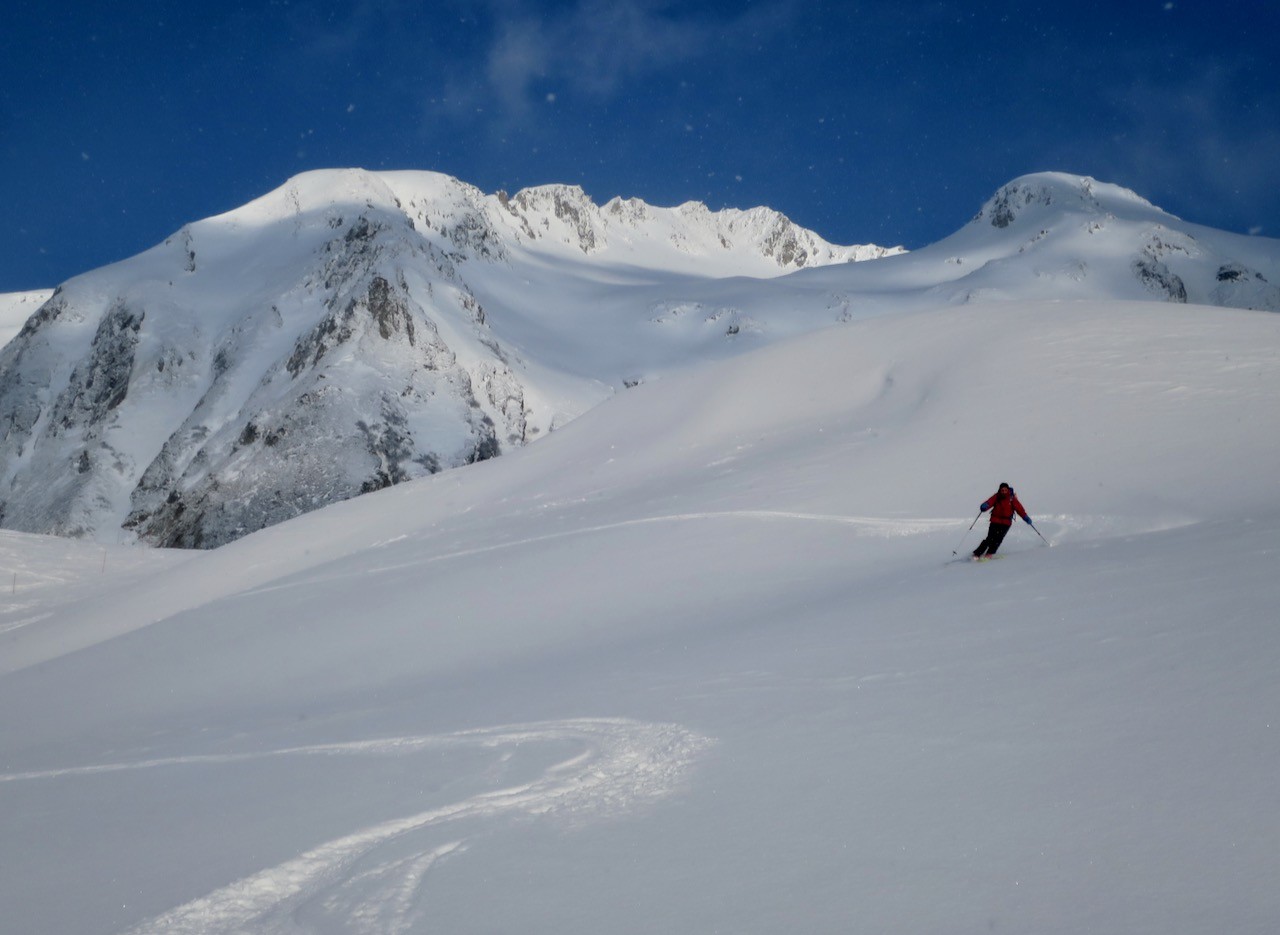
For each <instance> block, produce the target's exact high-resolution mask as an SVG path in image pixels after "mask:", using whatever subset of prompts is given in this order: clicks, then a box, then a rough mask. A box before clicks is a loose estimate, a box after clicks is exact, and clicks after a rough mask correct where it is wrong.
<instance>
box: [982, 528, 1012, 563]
mask: <svg viewBox="0 0 1280 935" xmlns="http://www.w3.org/2000/svg"><path fill="white" fill-rule="evenodd" d="M1011 525H1013V524H1012V523H994V522H993V523H992V524H991V525H990V526H988V527H987V538H985V539H983V540H982V541H981V542H979V543H978V547H977V548H976V549H974V550H973V557H974V558H982V556H984V555H995V554H996V549H998V548H1000V543H1001V542H1004V537H1005V536H1007V535H1008V534H1009V527H1010V526H1011Z"/></svg>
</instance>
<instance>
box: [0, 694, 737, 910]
mask: <svg viewBox="0 0 1280 935" xmlns="http://www.w3.org/2000/svg"><path fill="white" fill-rule="evenodd" d="M566 741H567V742H571V743H573V744H574V745H575V747H577V749H578V752H577V753H575V754H574V755H573V756H571V757H570V758H569V759H566V760H563V761H562V762H559V763H557V764H555V765H553V766H551V767H550V768H549V769H547V770H545V771H544V772H543V774H542V775H541V776H540V777H539V778H538V779H536V780H534V781H532V782H529V783H526V784H523V785H517V786H512V787H509V788H504V789H498V790H494V791H490V792H484V793H481V794H478V795H474V796H471V797H469V798H466V799H463V800H461V801H458V802H453V803H450V804H447V805H443V806H440V807H437V808H433V809H429V810H427V811H423V812H418V813H416V814H411V815H406V816H404V817H402V818H397V819H393V820H390V821H385V822H382V823H379V824H375V825H372V826H369V827H366V828H362V829H360V830H358V831H355V832H353V833H351V834H347V835H345V836H343V837H339V838H335V839H333V840H331V841H327V842H325V843H323V844H321V845H319V846H318V847H314V848H312V849H311V850H308V851H306V852H305V853H302V854H299V855H298V856H297V857H294V858H292V859H291V860H287V861H285V862H284V863H282V864H279V865H278V866H275V867H271V868H268V869H266V870H262V871H260V872H258V873H255V874H252V875H251V876H248V877H245V878H243V879H241V880H237V881H236V882H234V883H231V884H229V885H227V886H224V887H222V888H221V889H218V890H215V891H214V892H212V893H209V894H208V895H206V896H204V897H201V898H199V899H196V900H193V901H192V902H189V903H186V904H185V905H182V906H178V907H177V908H175V909H172V910H170V911H169V912H166V913H164V914H163V915H160V916H157V917H156V918H153V919H150V920H148V921H146V922H143V923H141V924H139V925H137V926H135V927H133V928H131V929H129V930H128V932H127V935H152V933H165V935H196V933H199V935H218V933H226V935H230V933H258V935H266V933H284V932H290V933H296V932H299V931H308V930H310V926H309V925H308V924H307V922H306V921H305V920H304V919H301V918H299V914H300V912H303V911H305V913H306V915H307V916H308V917H311V918H315V917H319V919H322V920H323V925H324V927H325V929H326V930H328V929H329V928H331V927H335V926H336V927H337V928H338V929H340V930H343V931H369V932H373V931H376V932H380V933H388V935H398V933H403V932H407V931H409V929H410V928H411V927H413V926H415V925H420V924H421V922H422V921H423V919H424V917H425V916H426V915H427V914H428V912H427V909H426V907H425V906H424V905H423V903H424V886H425V878H426V875H427V873H428V871H429V870H430V869H431V868H432V866H434V865H435V864H436V863H437V862H438V861H440V860H441V859H443V858H446V857H448V856H449V855H452V854H457V853H461V852H462V851H465V850H466V847H467V838H466V837H465V835H463V834H462V831H461V829H459V836H458V837H457V839H455V840H447V841H446V842H445V843H440V841H439V836H438V835H436V836H435V839H434V840H427V838H428V837H429V836H425V835H424V836H422V840H421V841H414V833H415V832H420V831H423V830H424V829H429V828H440V827H444V826H448V825H450V824H451V823H456V822H461V821H464V820H468V819H470V820H472V821H475V820H479V821H481V822H489V823H491V822H492V821H494V820H497V819H503V818H511V817H520V816H532V815H549V814H555V815H559V816H562V817H565V818H568V819H571V820H581V819H585V818H591V817H606V816H609V815H615V814H620V813H622V812H624V811H626V810H628V809H630V808H633V807H636V806H639V805H643V804H645V803H649V802H653V801H656V800H658V799H661V798H663V797H664V796H667V795H669V794H671V793H672V792H673V791H674V790H675V789H676V788H677V786H678V784H679V783H680V781H681V779H682V777H683V776H684V774H685V773H686V771H687V770H688V768H689V767H690V765H691V763H692V761H693V759H694V758H695V757H696V756H697V755H698V754H699V753H700V752H701V751H703V750H705V749H707V748H708V747H709V746H710V745H712V744H713V743H714V741H713V740H711V739H710V738H708V737H705V736H702V735H699V734H696V733H694V732H692V731H689V730H686V729H685V728H683V727H680V726H678V725H675V724H651V723H644V722H640V721H633V720H628V719H624V718H581V719H573V720H564V721H544V722H538V723H531V724H520V725H510V726H505V727H494V728H486V729H480V730H471V731H461V732H457V733H451V734H435V735H422V736H407V737H390V738H385V739H379V740H369V741H359V742H353V743H338V744H324V745H317V746H308V747H291V748H283V749H278V750H270V751H265V752H261V753H244V754H227V755H210V756H184V757H174V758H168V759H149V760H142V761H137V762H132V763H130V762H122V763H107V764H100V765H93V766H84V767H74V768H68V769H56V770H45V771H37V772H26V773H10V774H0V784H3V783H7V782H21V781H39V780H43V779H52V778H57V777H65V776H91V775H95V774H102V773H108V772H121V771H127V770H146V769H153V768H156V767H171V766H189V767H199V766H201V765H202V764H216V763H235V762H244V761H252V760H258V759H263V758H271V757H299V756H303V757H326V756H343V757H352V756H356V757H358V756H375V755H376V756H387V755H392V756H395V755H407V754H412V753H419V752H422V751H424V750H427V749H431V748H441V749H443V748H458V747H463V746H468V745H470V746H479V747H483V748H487V749H495V748H502V747H508V746H510V747H513V748H514V747H515V746H517V745H520V744H530V743H540V742H559V743H563V742H566ZM472 833H474V832H472ZM446 837H449V835H447V834H446ZM392 842H396V843H397V844H398V845H399V846H398V847H396V848H387V850H388V851H392V850H394V851H395V853H394V854H391V853H387V854H385V855H383V856H381V857H380V856H379V849H380V848H383V847H384V846H385V845H389V844H391V843H392ZM406 842H407V844H408V850H409V851H410V853H409V854H408V855H407V856H406V855H405V853H404V852H405V850H406Z"/></svg>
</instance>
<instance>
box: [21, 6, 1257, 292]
mask: <svg viewBox="0 0 1280 935" xmlns="http://www.w3.org/2000/svg"><path fill="white" fill-rule="evenodd" d="M11 6H12V7H14V9H11V10H10V11H8V12H7V13H6V16H5V18H4V19H5V21H4V23H3V26H2V27H0V185H2V186H3V188H2V189H0V192H2V194H3V206H4V224H3V225H2V226H0V291H12V290H18V289H26V288H36V287H43V286H53V285H56V284H57V283H58V282H60V281H62V280H64V279H66V278H68V277H70V276H72V275H75V274H77V273H80V272H84V271H86V270H89V269H92V268H94V267H97V266H101V265H103V264H106V263H110V262H114V261H115V260H119V259H123V258H125V257H127V256H131V255H133V254H135V253H138V252H140V251H141V250H144V249H146V248H147V247H150V246H152V245H153V244H155V243H157V242H159V241H160V240H162V239H164V238H165V237H166V236H167V235H168V234H170V233H172V232H173V231H174V230H176V229H178V228H179V227H181V226H182V225H183V224H184V223H186V222H188V221H193V220H198V219H199V218H202V217H207V216H209V215H211V214H216V213H219V212H221V211H225V210H228V209H230V208H233V207H236V206H237V205H240V204H243V203H244V202H246V201H248V200H250V199H251V198H254V197H256V196H258V195H260V194H263V193H264V192H266V191H269V190H270V189H272V188H275V187H277V186H278V185H280V184H282V183H283V182H284V181H285V180H286V179H287V178H288V177H289V176H291V175H294V174H296V173H298V172H301V171H304V170H306V169H314V168H328V167H340V166H363V167H366V168H370V169H402V168H411V169H433V170H437V171H441V172H446V173H449V174H451V175H456V176H458V177H460V178H462V179H464V180H466V181H468V182H471V183H472V184H474V185H477V186H479V187H480V188H482V189H484V190H486V191H494V190H496V189H498V188H506V189H508V190H511V191H514V190H515V189H517V188H520V187H522V186H526V185H535V184H541V183H546V182H568V183H577V184H580V185H582V186H583V187H584V188H585V189H586V190H587V192H588V194H590V195H591V196H592V197H594V198H595V199H596V200H597V201H604V200H606V199H607V198H609V197H612V196H613V195H623V196H636V197H640V198H643V199H644V200H646V201H648V202H650V203H653V204H659V205H673V204H678V203H680V202H682V201H686V200H690V199H697V200H702V201H706V202H707V203H708V204H709V205H711V206H712V207H713V208H720V207H742V208H746V207H751V206H754V205H757V204H765V205H768V206H770V207H773V208H776V209H778V210H780V211H782V212H784V213H786V214H788V215H790V216H791V217H792V218H794V219H795V220H796V221H798V222H799V223H801V224H803V225H805V226H807V227H810V228H812V229H814V230H816V231H817V232H818V233H820V234H821V235H823V236H824V237H826V238H827V239H828V240H832V241H835V242H837V243H865V242H875V243H880V244H886V245H890V244H897V243H902V244H905V245H906V246H908V247H919V246H922V245H924V244H926V243H929V242H932V241H934V240H937V239H939V238H940V237H943V236H945V235H946V234H948V233H950V232H952V231H953V230H955V229H956V228H958V227H959V226H960V225H962V224H963V223H965V222H966V221H967V220H968V219H969V218H970V217H971V216H972V215H973V213H974V212H975V211H976V210H977V209H978V208H979V207H980V205H981V204H982V202H983V201H984V200H985V199H986V198H987V197H988V196H989V195H990V194H991V193H992V192H993V191H994V190H995V189H996V188H997V187H998V186H1000V185H1002V184H1003V183H1005V182H1007V181H1009V180H1010V179H1012V178H1014V177H1016V176H1018V175H1021V174H1023V173H1026V172H1033V171H1039V170H1044V169H1056V170H1063V171H1068V172H1075V173H1079V174H1083V175H1092V176H1095V177H1096V178H1099V179H1102V180H1104V181H1111V182H1117V183H1120V184H1122V185H1126V186H1128V187H1130V188H1133V189H1135V190H1136V191H1138V192H1139V193H1140V194H1142V195H1144V196H1145V197H1147V198H1149V199H1151V200H1152V201H1154V202H1156V203H1157V204H1159V205H1160V206H1161V207H1164V208H1166V209H1167V210H1170V211H1172V212H1174V213H1175V214H1179V215H1181V216H1183V217H1185V218H1187V219H1188V220H1192V221H1197V222H1200V223H1205V224H1210V225H1213V226H1217V227H1222V228H1225V229H1228V230H1234V231H1239V232H1242V233H1247V232H1253V233H1261V234H1263V235H1266V236H1272V237H1277V236H1280V184H1277V182H1278V180H1280V78H1278V77H1277V75H1280V65H1278V59H1280V56H1277V53H1276V37H1277V36H1278V35H1280V3H1277V2H1276V0H1232V2H1231V3H1222V2H1216V3H1209V2H1193V0H1172V2H1166V0H1110V2H1097V3H1093V2H1086V3H1080V2H1076V3H1063V2H1055V3H1037V2H1021V3H1018V2H988V3H955V2H937V3H929V2H924V3H904V2H901V0H885V2H841V3H837V2H813V0H803V2H801V0H777V2H767V3H766V2H756V3H751V2H737V3H727V2H683V3H669V2H661V0H564V2H557V0H457V2H454V0H438V2H429V3H421V2H409V0H346V2H327V0H323V2H322V0H292V2H286V0H276V2H260V3H217V4H199V3H195V4H192V3H179V2H172V3H170V2H165V3H160V2H148V0H135V2H131V3H128V4H103V3H97V2H93V3H87V2H86V3H71V2H66V0H45V2H42V3H40V4H36V3H31V4H23V5H21V8H18V6H19V5H17V4H13V5H11Z"/></svg>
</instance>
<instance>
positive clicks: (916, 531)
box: [245, 510, 961, 595]
mask: <svg viewBox="0 0 1280 935" xmlns="http://www.w3.org/2000/svg"><path fill="white" fill-rule="evenodd" d="M708 519H759V520H793V521H800V522H821V523H833V524H838V525H843V526H851V527H854V528H855V529H856V534H857V535H864V536H878V537H881V538H898V537H902V536H917V535H923V534H926V533H931V532H938V531H940V530H946V529H952V528H954V527H955V526H956V524H957V523H960V522H961V520H957V519H955V518H950V519H906V518H901V517H883V518H877V517H871V516H840V515H837V514H830V513H797V512H790V511H785V510H721V511H710V512H701V513H670V514H666V515H663V516H643V517H639V518H637V519H627V520H620V521H618V522H616V523H601V524H598V525H595V526H581V527H578V528H576V529H563V530H560V531H558V532H549V533H545V534H543V535H540V536H529V537H526V538H523V539H511V540H508V541H506V542H498V543H494V544H493V545H484V546H476V547H475V548H471V549H457V550H454V551H452V552H445V553H443V554H440V555H432V556H429V557H426V558H420V559H415V560H413V561H409V562H399V563H396V564H391V565H379V566H378V567H377V568H375V569H361V570H359V571H352V572H344V573H338V574H327V575H325V576H324V580H334V579H337V578H342V577H360V576H364V575H368V574H370V573H371V572H375V573H387V572H395V571H402V570H404V569H406V568H416V567H419V566H422V565H430V564H434V563H436V562H447V561H452V560H454V559H459V558H470V557H472V556H476V555H485V554H488V553H490V552H500V551H503V550H505V549H518V548H521V547H523V546H527V545H537V544H539V543H543V542H552V541H555V540H557V539H570V538H573V537H575V536H583V535H590V534H593V533H598V532H608V531H610V530H613V529H625V528H627V527H630V526H652V525H656V524H660V523H681V522H694V521H697V520H708ZM403 538H405V537H403V536H401V537H398V538H397V539H395V540H391V542H378V543H374V544H373V545H372V546H371V547H372V548H377V547H379V546H383V547H385V546H387V545H390V544H392V543H398V542H399V541H400V540H401V539H403ZM316 580H319V579H318V578H315V577H307V578H305V579H302V580H297V581H287V582H283V583H280V584H268V585H263V586H262V587H258V588H253V589H252V590H250V591H247V592H245V593H246V594H254V595H257V594H265V593H268V592H271V591H277V590H282V589H286V588H297V587H303V586H306V585H309V584H312V583H314V582H315V581H316Z"/></svg>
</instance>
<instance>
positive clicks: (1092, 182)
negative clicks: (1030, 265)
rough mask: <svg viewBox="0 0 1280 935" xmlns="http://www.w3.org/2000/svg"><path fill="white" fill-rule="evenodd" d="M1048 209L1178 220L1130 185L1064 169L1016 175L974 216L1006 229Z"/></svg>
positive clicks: (1135, 217)
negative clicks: (1134, 190)
mask: <svg viewBox="0 0 1280 935" xmlns="http://www.w3.org/2000/svg"><path fill="white" fill-rule="evenodd" d="M1048 210H1053V211H1059V212H1060V211H1066V212H1072V213H1081V214H1093V215H1102V216H1113V217H1122V218H1127V219H1138V218H1139V217H1141V218H1145V219H1157V218H1160V219H1168V220H1177V219H1176V218H1174V217H1173V215H1170V214H1168V213H1166V212H1164V211H1162V210H1161V209H1160V208H1157V207H1156V206H1155V205H1153V204H1152V203H1151V202H1149V201H1147V200H1146V199H1145V198H1143V197H1142V196H1140V195H1138V194H1137V193H1136V192H1133V191H1131V190H1129V189H1127V188H1123V187H1121V186H1119V185H1113V184H1111V183H1108V182H1099V181H1098V180H1097V179H1093V178H1089V177H1088V176H1080V175H1070V174H1068V173H1065V172H1036V173H1033V174H1030V175H1024V176H1021V177H1020V178H1017V179H1014V180H1013V181H1012V182H1009V183H1008V184H1007V185H1004V186H1003V187H1001V188H1000V189H999V190H998V191H997V192H996V193H995V194H994V195H993V196H992V197H991V198H990V199H989V200H988V201H987V203H986V204H984V205H983V206H982V210H980V211H979V212H978V214H977V216H976V217H975V218H974V220H975V221H980V222H986V223H988V224H990V225H991V226H992V227H996V228H1000V229H1004V228H1006V227H1009V226H1010V225H1013V224H1014V223H1016V222H1018V221H1019V220H1021V219H1023V218H1028V217H1035V216H1038V215H1041V214H1043V213H1044V212H1046V211H1048ZM1033 223H1034V222H1033Z"/></svg>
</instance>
